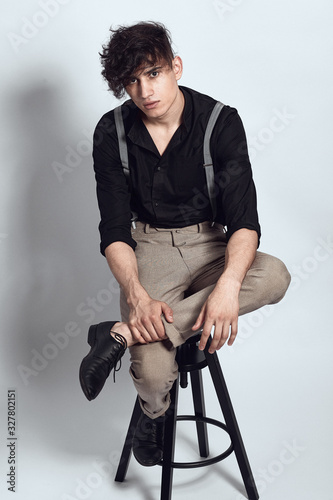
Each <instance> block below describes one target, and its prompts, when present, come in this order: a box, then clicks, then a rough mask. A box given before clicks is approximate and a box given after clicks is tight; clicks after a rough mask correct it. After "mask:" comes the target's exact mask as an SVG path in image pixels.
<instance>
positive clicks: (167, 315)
mask: <svg viewBox="0 0 333 500" xmlns="http://www.w3.org/2000/svg"><path fill="white" fill-rule="evenodd" d="M162 312H163V314H164V317H165V319H166V320H167V321H168V323H172V322H173V310H172V309H171V307H170V306H168V304H166V303H165V302H162Z"/></svg>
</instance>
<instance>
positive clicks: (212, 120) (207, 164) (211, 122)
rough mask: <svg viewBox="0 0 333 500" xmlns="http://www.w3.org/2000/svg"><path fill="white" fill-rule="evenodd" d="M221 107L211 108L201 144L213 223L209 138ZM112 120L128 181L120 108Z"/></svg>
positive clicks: (218, 105) (213, 197)
mask: <svg viewBox="0 0 333 500" xmlns="http://www.w3.org/2000/svg"><path fill="white" fill-rule="evenodd" d="M223 106H224V104H222V103H221V102H219V101H217V103H216V104H215V107H214V108H213V111H212V113H211V115H210V117H209V120H208V124H207V127H206V132H205V137H204V142H203V157H204V164H203V166H204V168H205V173H206V180H207V190H208V195H209V200H210V204H211V207H212V212H213V221H214V220H215V218H216V213H217V208H216V196H215V193H214V184H215V182H214V167H213V160H212V156H211V154H210V138H211V135H212V132H213V129H214V126H215V123H216V120H217V118H218V116H219V114H220V112H221V110H222V108H223ZM114 118H115V123H116V130H117V135H118V144H119V154H120V159H121V163H122V166H123V170H124V174H125V176H126V178H127V179H128V181H129V174H130V171H129V165H128V152H127V142H126V136H125V129H124V122H123V115H122V111H121V106H118V107H117V108H115V110H114Z"/></svg>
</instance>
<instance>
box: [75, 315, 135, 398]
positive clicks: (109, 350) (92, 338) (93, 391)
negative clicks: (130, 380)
mask: <svg viewBox="0 0 333 500" xmlns="http://www.w3.org/2000/svg"><path fill="white" fill-rule="evenodd" d="M115 323H117V321H105V322H104V323H99V324H98V325H92V326H91V327H90V328H89V332H88V344H89V345H90V346H91V349H90V351H89V353H88V354H87V356H86V357H85V358H83V360H82V363H81V366H80V384H81V387H82V390H83V392H84V394H85V396H86V398H87V399H89V401H91V400H92V399H95V398H96V397H97V396H98V394H99V393H100V392H101V390H102V389H103V386H104V384H105V381H106V379H107V378H108V376H109V375H110V372H111V370H112V369H114V370H115V372H116V371H118V370H119V369H120V366H119V368H117V363H118V361H120V359H121V357H122V356H123V354H124V352H125V350H126V347H127V342H126V339H125V338H124V337H123V336H122V335H120V334H118V333H115V334H114V336H115V338H113V337H112V336H111V335H110V331H111V330H112V327H113V325H114V324H115Z"/></svg>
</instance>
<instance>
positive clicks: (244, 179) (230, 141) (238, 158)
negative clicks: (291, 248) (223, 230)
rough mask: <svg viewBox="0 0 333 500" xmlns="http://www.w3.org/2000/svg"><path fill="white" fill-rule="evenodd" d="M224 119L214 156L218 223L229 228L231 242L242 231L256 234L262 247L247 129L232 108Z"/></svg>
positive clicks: (217, 136)
mask: <svg viewBox="0 0 333 500" xmlns="http://www.w3.org/2000/svg"><path fill="white" fill-rule="evenodd" d="M221 118H222V119H221V121H220V125H219V127H217V130H216V136H215V140H216V142H215V144H216V147H215V148H214V153H213V161H214V166H215V181H216V184H217V186H218V194H217V207H218V208H217V220H218V222H221V223H222V224H223V225H225V226H227V238H228V239H229V238H230V237H231V235H232V234H233V233H234V232H235V231H237V230H239V229H242V228H246V229H250V230H253V231H256V232H257V234H258V246H259V241H260V236H261V229H260V224H259V219H258V212H257V195H256V189H255V185H254V181H253V177H252V168H251V164H250V160H249V156H248V150H247V143H246V136H245V131H244V127H243V124H242V121H241V119H240V117H239V115H238V113H237V110H235V109H234V108H229V109H228V110H227V114H226V116H225V115H224V116H223V115H222V117H221Z"/></svg>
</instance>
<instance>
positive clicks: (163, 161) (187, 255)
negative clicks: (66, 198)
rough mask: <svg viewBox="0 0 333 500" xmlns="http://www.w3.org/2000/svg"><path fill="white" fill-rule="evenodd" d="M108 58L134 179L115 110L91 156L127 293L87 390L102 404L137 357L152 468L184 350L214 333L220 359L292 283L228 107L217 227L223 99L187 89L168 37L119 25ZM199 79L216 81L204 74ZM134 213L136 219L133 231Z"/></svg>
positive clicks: (105, 247)
mask: <svg viewBox="0 0 333 500" xmlns="http://www.w3.org/2000/svg"><path fill="white" fill-rule="evenodd" d="M101 58H102V64H103V68H104V69H103V72H102V74H103V76H104V77H105V78H106V80H107V81H108V84H109V88H110V89H111V90H112V92H113V93H114V95H115V96H116V97H121V96H122V95H123V94H124V92H126V93H127V94H128V95H129V97H130V100H129V101H127V102H126V103H125V104H124V105H123V107H122V108H123V109H122V116H123V120H124V128H125V135H126V142H127V147H128V156H129V169H130V179H129V180H127V178H126V176H125V174H124V171H123V168H122V164H121V159H120V153H119V146H118V138H117V132H116V128H115V118H114V111H110V112H108V113H106V115H104V116H103V118H102V119H101V120H100V122H99V123H98V125H97V127H96V131H95V135H94V153H93V156H94V168H95V173H96V181H97V197H98V202H99V208H100V212H101V223H100V233H101V252H102V254H103V255H105V257H106V258H107V261H108V264H109V266H110V269H111V271H112V273H113V275H114V276H115V278H116V279H117V281H118V283H119V285H120V289H121V297H120V304H121V314H122V321H121V322H120V321H117V322H105V323H101V324H100V325H95V326H93V327H91V328H90V330H89V336H88V342H89V344H90V345H91V350H90V352H89V353H88V355H87V356H86V357H85V358H84V360H83V362H82V364H81V368H80V381H81V386H82V389H83V391H84V393H85V395H86V397H87V398H88V399H89V400H91V399H94V398H95V397H96V396H97V395H98V394H99V392H100V390H101V389H102V387H103V386H104V383H105V380H106V378H107V377H108V375H109V373H110V371H111V370H112V369H116V366H117V363H118V360H120V358H121V356H122V355H123V354H124V352H125V349H126V347H127V346H128V347H129V349H130V354H131V369H130V373H131V376H132V378H133V381H134V384H135V387H136V389H137V391H138V394H139V397H140V403H141V407H142V416H141V419H140V422H139V425H138V429H137V432H136V436H135V439H134V446H133V451H134V455H135V457H136V459H137V460H138V461H139V462H140V463H141V464H143V465H154V464H156V463H158V462H159V461H160V460H161V458H162V447H163V428H164V420H165V413H166V411H167V409H168V406H169V390H170V388H171V386H172V384H173V382H174V380H175V379H176V378H177V363H176V361H175V353H176V347H177V346H179V345H181V344H182V343H184V342H185V341H186V340H187V339H188V338H189V337H190V336H191V335H193V334H195V333H198V332H200V331H202V333H201V340H200V344H199V349H201V350H203V349H204V348H205V346H206V342H207V339H208V337H209V335H210V333H211V331H212V328H213V327H214V329H213V332H214V333H213V340H212V342H211V346H210V348H209V352H210V353H213V352H215V350H218V349H220V348H221V347H222V346H223V345H224V344H225V343H226V342H228V345H232V344H233V342H234V340H235V338H236V335H237V321H238V316H239V314H245V313H247V312H250V311H253V310H255V309H258V308H259V307H262V306H264V305H266V304H273V303H276V302H278V301H279V300H281V298H282V297H283V296H284V294H285V292H286V290H287V288H288V285H289V282H290V275H289V273H288V271H287V269H286V267H285V266H284V264H283V263H282V262H281V261H280V260H278V259H276V258H275V257H272V256H269V255H266V254H263V253H261V252H257V248H258V245H259V238H260V226H259V222H258V216H257V208H256V192H255V187H254V183H253V180H252V171H251V166H250V163H249V158H248V152H247V146H246V138H245V133H244V130H243V126H242V122H241V120H240V118H239V115H238V113H237V110H236V109H234V108H232V107H229V106H224V108H223V109H222V111H221V113H220V115H219V117H218V119H217V122H216V125H215V127H214V130H213V132H212V136H211V141H210V149H211V154H212V158H213V163H214V170H215V188H216V189H215V192H216V193H215V196H216V202H217V215H216V219H215V221H214V224H212V208H211V204H210V199H209V196H208V191H207V183H206V177H205V171H204V168H203V151H202V148H203V138H204V133H205V130H206V126H207V123H208V120H209V117H210V114H211V112H212V109H213V108H214V106H215V103H216V101H215V100H214V99H212V98H211V97H208V96H206V95H203V94H200V93H198V92H195V91H193V90H191V89H189V88H186V87H181V86H179V85H178V81H179V80H180V78H181V76H182V70H183V66H182V60H181V58H180V57H179V56H175V55H174V54H173V51H172V48H171V40H170V36H169V33H168V31H167V30H166V29H165V27H164V26H163V25H161V24H158V23H153V22H149V23H139V24H136V25H134V26H130V27H120V28H119V29H118V30H115V31H112V34H111V38H110V41H109V43H108V45H106V46H105V47H103V53H102V54H101ZM200 70H201V71H207V73H209V71H208V69H207V68H205V67H204V66H203V65H202V66H200ZM210 76H211V75H210ZM132 213H137V217H138V220H137V222H136V225H135V224H133V225H132V226H131V217H132ZM226 228H227V229H226Z"/></svg>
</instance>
